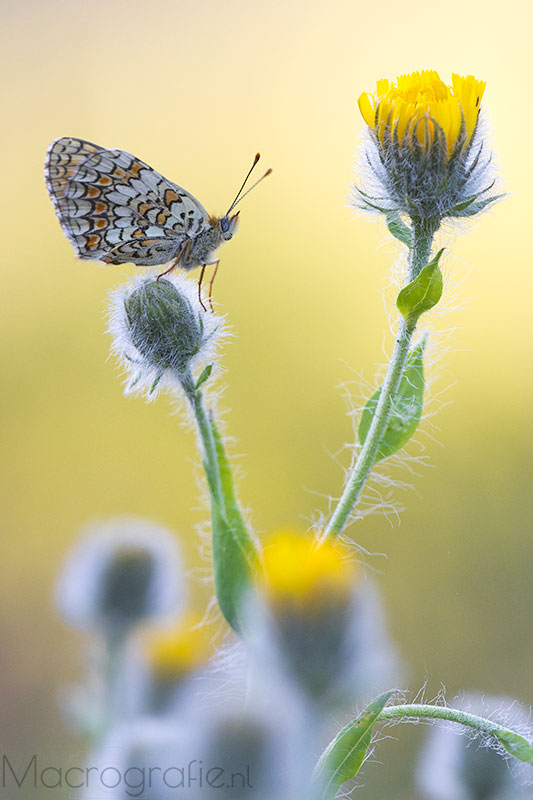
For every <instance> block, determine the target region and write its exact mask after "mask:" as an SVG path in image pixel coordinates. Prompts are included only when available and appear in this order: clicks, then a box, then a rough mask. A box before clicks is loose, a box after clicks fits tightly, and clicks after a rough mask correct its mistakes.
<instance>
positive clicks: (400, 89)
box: [358, 70, 486, 159]
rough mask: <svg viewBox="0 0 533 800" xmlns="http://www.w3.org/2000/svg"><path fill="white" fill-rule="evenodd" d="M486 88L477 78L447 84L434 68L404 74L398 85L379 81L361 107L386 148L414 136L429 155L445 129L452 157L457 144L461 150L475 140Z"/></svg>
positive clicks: (361, 99)
mask: <svg viewBox="0 0 533 800" xmlns="http://www.w3.org/2000/svg"><path fill="white" fill-rule="evenodd" d="M485 86H486V84H485V83H484V82H483V81H479V80H477V79H476V78H474V76H473V75H467V76H466V77H465V78H463V77H461V76H460V75H456V74H452V86H448V85H446V84H445V83H444V82H443V81H442V80H441V78H440V76H439V74H438V73H437V72H436V71H435V70H422V71H421V72H412V73H411V74H410V75H400V77H399V78H397V79H396V82H390V81H388V80H387V79H383V80H380V81H378V82H377V89H376V92H375V93H374V94H373V95H371V94H368V93H366V92H364V93H363V94H362V95H361V96H360V97H359V100H358V105H359V110H360V111H361V114H362V115H363V119H364V120H365V122H366V123H367V125H368V126H369V127H370V128H371V129H372V130H374V131H375V132H376V134H377V136H378V138H379V141H380V142H381V144H382V145H383V146H386V145H387V144H388V143H390V142H392V141H394V140H395V138H396V137H397V140H398V143H399V145H400V146H401V145H402V144H403V141H404V138H407V141H410V140H411V137H412V135H413V133H414V134H415V135H416V139H417V141H418V142H419V143H420V144H421V145H422V147H423V148H424V150H425V151H427V150H428V149H429V148H430V146H431V145H432V144H433V142H434V141H435V139H436V138H437V139H438V138H439V136H440V131H442V133H443V134H444V136H445V137H446V152H447V157H448V159H449V158H450V156H451V155H452V153H453V152H454V149H455V147H456V145H457V143H458V141H459V143H460V146H463V145H464V144H466V143H468V142H469V140H470V139H471V137H472V134H473V132H474V130H475V127H476V124H477V120H478V116H479V109H480V103H481V98H482V97H483V92H484V91H485ZM463 120H464V127H463ZM436 126H438V127H436ZM439 128H440V131H439Z"/></svg>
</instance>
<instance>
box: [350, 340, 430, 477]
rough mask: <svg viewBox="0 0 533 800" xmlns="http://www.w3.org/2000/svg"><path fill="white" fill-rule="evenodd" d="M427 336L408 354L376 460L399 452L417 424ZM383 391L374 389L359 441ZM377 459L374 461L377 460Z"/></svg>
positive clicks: (420, 405)
mask: <svg viewBox="0 0 533 800" xmlns="http://www.w3.org/2000/svg"><path fill="white" fill-rule="evenodd" d="M425 346H426V342H425V339H424V341H422V342H420V344H418V345H416V347H414V348H413V349H412V350H411V352H410V353H409V355H408V356H407V364H406V366H405V369H404V372H403V375H402V379H401V381H400V386H399V388H398V392H397V395H396V397H395V398H394V404H393V409H392V413H391V416H390V419H389V422H388V425H387V428H386V430H385V434H384V435H383V439H382V440H381V443H380V445H379V448H378V452H377V455H376V461H380V460H381V459H382V458H388V456H391V455H393V454H394V453H397V452H398V450H401V449H402V447H405V445H406V444H407V442H408V441H409V439H410V438H411V437H412V436H413V434H414V432H415V431H416V429H417V428H418V425H419V423H420V418H421V416H422V410H423V407H424V363H423V358H424V348H425ZM380 395H381V387H380V388H379V389H378V390H377V391H376V392H374V394H373V395H372V397H371V398H370V400H369V401H368V402H367V404H366V406H365V407H364V409H363V413H362V414H361V422H360V423H359V431H358V435H359V441H360V442H361V444H364V443H365V439H366V437H367V434H368V431H369V430H370V426H371V424H372V420H373V419H374V414H375V413H376V408H377V405H378V401H379V398H380ZM374 463H375V462H374Z"/></svg>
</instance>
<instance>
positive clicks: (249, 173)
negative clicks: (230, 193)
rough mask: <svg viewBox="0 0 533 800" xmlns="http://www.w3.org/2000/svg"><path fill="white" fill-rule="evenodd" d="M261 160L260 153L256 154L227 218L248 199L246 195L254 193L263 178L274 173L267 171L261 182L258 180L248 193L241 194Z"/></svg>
mask: <svg viewBox="0 0 533 800" xmlns="http://www.w3.org/2000/svg"><path fill="white" fill-rule="evenodd" d="M260 158H261V155H260V154H259V153H256V154H255V158H254V162H253V164H252V166H251V167H250V169H249V170H248V174H247V175H246V178H245V179H244V181H243V182H242V185H241V188H240V189H239V191H238V192H237V194H236V195H235V200H234V201H233V203H232V204H231V205H230V207H229V208H228V210H227V212H226V216H228V214H230V213H231V211H233V209H234V208H235V206H236V205H237V203H240V202H241V200H242V199H243V197H246V195H247V194H249V192H251V191H252V189H255V187H256V186H257V184H258V183H261V181H262V180H263V178H266V176H267V175H270V173H271V172H272V170H271V169H267V171H266V172H265V174H264V175H263V176H262V177H261V178H259V180H258V181H256V182H255V183H254V184H253V185H252V186H250V188H249V189H248V190H247V191H246V192H245V193H244V194H241V192H242V190H243V189H244V187H245V186H246V183H247V182H248V178H249V177H250V175H251V174H252V170H253V169H254V167H255V165H256V164H257V162H258V161H259V159H260Z"/></svg>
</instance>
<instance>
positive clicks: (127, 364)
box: [107, 270, 231, 401]
mask: <svg viewBox="0 0 533 800" xmlns="http://www.w3.org/2000/svg"><path fill="white" fill-rule="evenodd" d="M164 280H165V281H168V282H169V283H171V284H172V285H173V286H174V287H175V289H176V291H177V292H178V293H179V294H181V295H182V296H184V297H185V298H186V299H187V301H188V302H189V304H190V306H191V308H192V310H193V312H194V314H195V316H196V318H197V319H198V320H199V321H200V322H201V325H202V341H201V346H200V348H199V351H198V352H197V353H196V354H195V355H194V356H193V357H192V358H191V359H190V362H189V366H190V368H191V369H192V371H193V373H194V376H195V378H198V377H199V376H200V374H201V372H202V370H203V369H204V368H205V367H206V366H208V365H209V364H212V365H213V372H214V374H212V375H211V376H210V378H209V379H208V380H207V381H206V383H205V384H204V386H205V388H206V389H209V387H210V384H212V382H213V380H214V379H215V377H216V375H217V373H220V371H221V369H220V366H219V359H218V353H219V349H220V345H221V343H222V342H223V341H224V339H226V338H227V337H228V336H229V335H231V333H230V331H229V330H228V326H227V324H226V319H225V317H224V316H221V315H217V314H214V313H212V312H211V311H210V310H209V311H205V309H204V308H203V307H202V305H201V303H200V300H199V298H198V283H197V282H196V281H195V280H191V279H190V278H187V277H186V276H185V275H184V273H183V272H181V271H179V270H175V271H174V272H171V273H169V274H168V275H166V276H165V279H164ZM150 281H154V278H153V276H152V277H148V278H147V277H145V276H142V275H140V276H136V277H135V278H133V279H131V280H129V281H127V282H126V283H124V284H123V285H122V286H119V287H118V288H117V289H115V290H114V291H112V292H111V293H110V295H109V304H108V313H107V320H108V326H107V332H108V333H109V334H110V335H111V337H112V344H111V353H112V355H114V356H115V357H116V358H117V360H118V362H119V365H120V367H121V369H122V371H123V373H124V377H125V384H126V387H125V390H124V391H125V394H138V395H141V396H144V397H145V398H146V399H147V400H148V401H152V400H154V399H155V398H156V397H157V396H158V395H159V394H160V392H162V391H168V392H170V393H171V394H173V395H176V394H177V393H179V392H180V391H181V389H180V381H179V375H178V374H177V371H176V370H172V369H161V367H158V366H157V364H153V363H152V362H151V361H150V360H149V359H148V358H147V357H146V356H145V355H143V354H142V353H140V352H139V350H138V348H137V347H136V346H135V344H134V343H133V342H132V337H131V331H130V327H129V324H128V319H127V315H126V310H125V302H126V301H127V299H128V298H129V297H130V296H131V295H132V294H133V292H135V290H137V289H139V288H140V287H141V286H142V285H143V284H145V283H147V282H150Z"/></svg>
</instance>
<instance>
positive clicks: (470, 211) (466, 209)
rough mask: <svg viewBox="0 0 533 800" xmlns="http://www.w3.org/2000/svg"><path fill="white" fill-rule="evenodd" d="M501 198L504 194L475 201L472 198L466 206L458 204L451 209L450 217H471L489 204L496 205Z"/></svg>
mask: <svg viewBox="0 0 533 800" xmlns="http://www.w3.org/2000/svg"><path fill="white" fill-rule="evenodd" d="M502 197H505V193H503V194H495V195H493V196H492V197H485V198H484V199H483V200H477V199H476V198H474V199H473V200H470V201H468V202H467V203H466V204H465V203H459V205H457V206H455V207H454V208H453V209H452V213H451V214H450V216H451V217H473V216H474V214H478V213H479V212H480V211H483V209H484V208H487V206H489V205H490V204H491V203H496V202H497V201H498V200H501V199H502Z"/></svg>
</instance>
